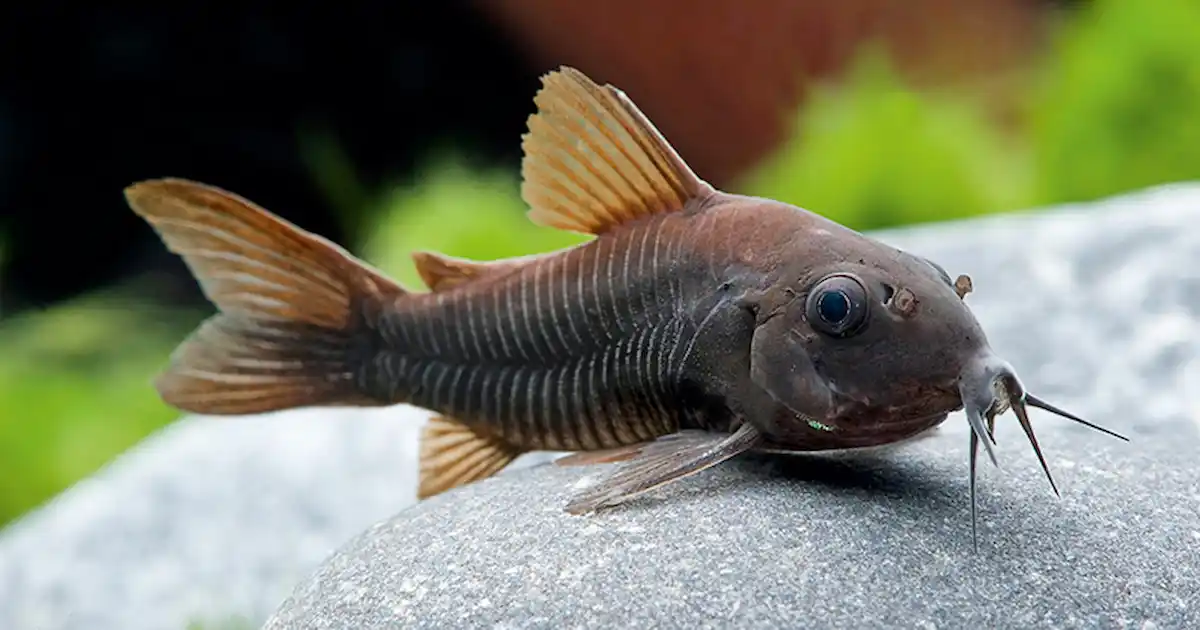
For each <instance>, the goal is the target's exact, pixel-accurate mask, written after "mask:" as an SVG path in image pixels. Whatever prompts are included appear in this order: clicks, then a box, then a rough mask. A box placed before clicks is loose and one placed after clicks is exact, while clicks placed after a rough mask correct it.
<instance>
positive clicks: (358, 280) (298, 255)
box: [125, 179, 405, 414]
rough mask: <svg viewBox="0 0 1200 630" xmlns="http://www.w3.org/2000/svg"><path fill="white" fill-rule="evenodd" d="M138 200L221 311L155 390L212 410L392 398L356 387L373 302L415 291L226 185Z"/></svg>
mask: <svg viewBox="0 0 1200 630" xmlns="http://www.w3.org/2000/svg"><path fill="white" fill-rule="evenodd" d="M125 198H126V199H127V200H128V202H129V205H130V207H131V208H132V209H133V211H134V212H136V213H137V214H138V215H140V216H141V217H142V218H144V219H145V220H146V221H147V222H149V223H150V225H151V226H153V227H154V229H155V230H156V231H157V232H158V234H159V236H160V237H161V238H162V240H163V242H164V243H165V244H166V246H167V248H168V249H170V250H171V251H172V252H175V253H176V254H179V255H180V256H181V257H182V258H183V260H184V262H185V263H186V264H187V266H188V268H189V269H191V271H192V274H193V275H194V276H195V277H196V279H197V280H198V281H199V283H200V286H201V288H202V289H203V291H204V294H205V295H206V296H207V297H208V299H209V300H210V301H211V302H212V303H213V304H214V305H216V307H217V308H218V309H219V311H220V312H219V313H218V314H216V315H214V316H213V317H211V318H210V319H208V320H207V321H206V322H204V323H203V324H202V325H201V326H200V327H199V328H198V329H197V330H196V331H195V332H193V333H192V335H191V336H190V337H189V338H188V339H187V340H186V341H184V342H183V343H182V344H180V346H179V348H178V349H176V351H175V353H174V354H173V355H172V357H171V363H170V366H169V367H168V368H167V369H166V371H164V372H163V374H162V375H161V376H159V378H158V380H157V381H156V382H155V387H156V388H157V390H158V393H159V395H160V396H161V397H162V399H163V401H164V402H166V403H167V404H169V405H172V406H174V407H176V408H178V409H181V410H184V411H189V412H194V413H205V414H248V413H259V412H265V411H274V410H279V409H287V408H291V407H304V406H315V405H381V404H388V402H387V401H381V400H375V399H373V398H371V397H370V396H369V395H368V394H367V393H366V392H363V391H361V390H360V388H359V386H358V385H357V384H356V379H355V374H356V372H357V370H356V365H358V363H359V362H360V361H361V360H362V359H363V358H365V357H363V351H362V348H363V345H364V342H365V341H366V338H365V337H364V336H363V335H364V334H366V333H367V331H366V330H365V329H364V326H363V321H364V314H365V312H366V311H364V308H372V307H377V306H378V305H379V304H380V303H382V302H383V301H384V300H387V299H389V298H395V297H397V296H400V295H403V294H404V293H405V291H404V289H402V288H401V287H400V286H399V285H397V284H395V283H394V282H392V281H390V280H388V279H387V278H385V277H384V276H383V275H382V274H381V273H379V272H378V271H376V270H374V269H372V268H370V267H368V266H367V265H366V264H365V263H363V262H361V261H359V260H358V259H356V258H354V257H353V256H351V255H350V254H349V253H347V252H346V251H345V250H343V249H341V248H340V247H338V246H337V245H334V244H333V243H331V242H329V241H327V240H325V239H323V238H321V237H319V236H316V235H314V234H310V233H308V232H305V231H304V230H301V229H300V228H298V227H296V226H294V225H292V224H290V223H288V222H287V221H284V220H283V219H281V218H279V217H276V216H274V215H272V214H271V213H269V212H267V211H266V210H264V209H262V208H260V207H258V206H256V205H255V204H253V203H251V202H250V201H247V200H245V199H242V198H241V197H238V196H236V195H233V194H231V193H228V192H225V191H223V190H220V189H218V188H214V187H211V186H206V185H204V184H199V183H195V182H190V181H186V180H181V179H158V180H150V181H144V182H140V183H137V184H134V185H132V186H130V187H128V188H126V189H125Z"/></svg>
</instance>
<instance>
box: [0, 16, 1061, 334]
mask: <svg viewBox="0 0 1200 630" xmlns="http://www.w3.org/2000/svg"><path fill="white" fill-rule="evenodd" d="M1064 4H1075V3H1059V2H1052V1H1049V0H915V1H914V3H912V4H911V5H909V4H906V5H904V6H903V7H902V8H901V7H898V6H897V5H894V4H889V2H887V1H886V0H859V1H857V2H851V3H841V4H830V3H827V2H824V1H817V0H763V2H762V4H759V5H756V7H757V9H758V10H757V11H755V12H747V11H745V10H744V9H743V8H741V7H740V5H737V4H736V3H727V2H725V1H724V0H695V1H694V2H690V3H688V2H685V3H680V2H662V3H651V4H646V3H644V2H642V1H641V0H611V1H610V2H607V3H604V4H602V5H592V4H586V3H585V4H577V3H565V4H564V3H558V2H555V1H553V0H478V1H476V2H469V1H466V0H444V1H441V2H404V1H393V2H339V3H332V4H329V3H325V4H321V3H316V4H313V5H311V7H307V6H306V7H302V8H292V9H289V10H278V9H277V10H269V9H268V8H267V5H265V4H263V5H260V4H256V3H231V2H208V3H145V2H138V3H123V4H120V5H111V6H108V5H105V6H98V5H88V4H85V3H78V4H77V3H69V2H46V3H28V2H27V3H7V4H5V5H4V7H3V8H0V53H2V59H3V61H0V236H2V237H3V238H4V240H5V244H4V245H3V249H2V250H0V251H2V252H3V254H2V255H3V256H4V260H0V312H2V313H3V315H4V316H9V315H12V314H14V313H17V312H20V311H21V310H24V309H28V308H30V307H45V306H49V305H51V304H53V303H55V302H58V301H60V300H64V299H68V298H71V297H74V296H77V295H80V294H83V293H86V292H89V291H91V290H94V289H97V288H101V287H104V286H108V285H110V284H111V283H113V282H114V281H115V280H118V279H122V278H126V277H128V276H131V275H139V274H149V273H152V274H155V275H156V278H155V282H154V283H153V284H154V287H155V293H156V296H157V297H160V298H166V299H167V300H168V301H174V302H176V303H188V304H193V305H194V304H200V299H201V298H200V295H199V292H198V291H197V289H196V287H195V284H194V283H193V282H191V280H190V279H189V277H188V276H187V274H186V272H185V270H184V268H183V265H182V263H181V262H180V261H179V260H178V259H177V258H176V257H174V256H173V255H171V254H170V253H169V252H167V251H166V250H165V249H164V248H163V247H161V244H160V243H159V242H158V241H157V239H156V238H155V237H154V235H153V233H152V232H151V230H150V229H149V228H148V227H147V226H145V225H144V224H142V223H141V222H139V220H138V219H137V218H136V217H135V216H134V215H133V214H132V213H131V212H128V211H127V209H126V208H125V207H124V202H123V200H122V199H121V191H122V189H123V188H124V187H125V186H126V185H128V184H130V183H132V182H133V181H136V180H140V179H145V178H152V177H161V176H178V177H186V178H189V179H195V180H199V181H203V182H206V183H211V184H215V185H218V186H221V187H222V188H226V189H228V190H232V191H236V192H237V193H239V194H241V195H242V196H245V197H247V198H250V199H252V200H254V201H256V202H257V203H259V204H261V205H263V206H265V207H267V208H269V209H270V210H272V211H273V212H276V213H278V214H280V215H282V216H284V217H285V218H287V219H290V220H292V221H294V222H296V223H299V224H300V225H302V226H303V227H305V228H307V229H309V230H311V231H315V232H317V233H320V234H323V235H325V236H327V237H329V238H331V239H333V240H334V241H337V242H342V243H345V242H346V239H347V237H349V236H351V235H349V234H346V232H347V230H353V229H357V227H359V226H358V225H357V223H362V221H361V220H360V217H356V216H355V215H354V212H353V207H361V206H362V205H363V204H361V203H359V202H361V199H353V198H346V197H345V196H346V195H350V196H351V197H352V196H353V195H354V194H355V190H343V189H338V186H339V185H341V186H342V188H346V183H345V182H341V183H340V184H339V183H338V182H333V183H331V182H329V181H326V180H322V178H321V177H320V176H319V173H316V172H315V171H317V170H319V169H317V168H315V167H314V163H313V160H315V159H321V156H322V155H323V154H322V151H326V152H328V150H329V145H318V146H313V144H312V143H313V142H314V140H313V139H314V138H315V139H318V141H319V140H320V139H327V140H329V141H331V142H332V144H333V145H336V153H335V154H334V156H335V158H336V159H339V160H343V161H344V163H343V164H341V166H342V167H344V168H345V169H347V170H348V171H349V172H352V173H353V179H354V180H355V181H354V184H355V185H356V186H357V187H358V189H357V190H359V191H366V190H371V191H375V190H378V189H379V188H380V187H382V186H385V185H387V186H392V185H403V184H405V183H406V182H407V181H409V180H410V178H412V177H414V167H416V166H417V165H418V164H419V163H421V161H422V158H423V156H425V155H426V154H427V152H429V151H431V150H433V149H436V148H438V147H441V146H453V147H455V149H457V152H458V153H459V154H460V155H464V156H469V157H470V159H471V160H473V161H474V162H476V163H480V164H481V165H499V166H501V167H503V168H504V169H506V170H509V172H513V173H516V172H518V169H519V160H520V134H522V133H523V132H524V131H525V126H524V125H525V119H526V117H527V116H528V115H529V114H530V113H531V111H532V102H531V97H532V94H533V93H534V92H535V90H536V89H537V87H538V76H539V75H540V74H542V73H543V72H545V71H547V70H549V69H551V68H553V67H555V66H557V65H560V64H563V63H567V64H571V65H575V66H577V67H580V68H581V69H583V70H584V71H586V72H589V73H592V74H593V76H594V77H595V78H597V79H599V80H602V81H612V82H615V83H619V84H620V85H622V86H624V89H626V90H627V91H629V92H630V93H634V94H638V95H639V99H638V102H639V103H640V104H641V105H642V107H643V109H645V110H646V111H647V112H648V113H649V114H650V115H651V117H652V118H653V119H655V120H656V121H658V124H659V125H660V127H661V128H662V129H663V130H664V132H666V133H667V135H668V137H671V138H672V139H673V141H674V142H675V143H676V144H677V146H679V148H680V150H681V151H683V152H684V153H685V154H686V155H688V156H689V160H691V161H692V162H693V164H694V166H695V167H696V168H697V169H698V170H699V171H700V172H702V173H705V174H706V175H707V177H708V178H709V179H710V181H713V182H714V183H716V184H718V185H720V184H722V183H724V182H725V180H727V179H728V178H729V177H731V176H733V175H734V174H736V173H738V172H740V171H741V170H742V169H744V168H746V167H747V166H749V165H750V164H751V163H752V162H754V160H756V159H757V158H759V157H761V156H762V155H763V154H765V153H766V152H768V151H769V150H770V149H771V148H772V147H774V146H775V145H777V144H778V143H779V142H781V141H782V140H783V138H784V136H785V135H786V134H785V131H786V130H784V129H783V126H782V123H781V122H780V121H781V120H782V118H783V117H784V116H786V115H787V113H788V112H790V111H791V110H792V108H794V107H795V106H796V105H797V103H798V102H799V101H800V100H801V98H802V96H801V94H802V92H803V90H804V80H802V77H806V78H807V77H814V76H821V75H827V74H831V73H836V72H837V71H838V70H839V69H840V67H841V66H842V65H843V63H844V62H845V61H846V60H847V59H848V58H849V57H850V56H851V55H852V54H853V53H854V51H855V50H857V46H858V45H859V44H861V43H862V42H864V41H867V40H871V39H873V38H879V39H884V40H888V41H889V42H890V43H891V44H892V48H893V52H895V53H897V57H898V58H899V59H900V62H901V64H902V65H904V64H907V65H908V66H909V67H913V66H914V65H915V66H922V64H924V66H922V67H923V68H924V69H925V70H928V69H929V67H931V65H938V64H940V65H941V66H945V67H949V66H954V68H953V69H952V70H951V71H950V73H949V74H954V73H955V72H957V73H958V74H960V75H978V74H980V73H981V72H985V71H986V69H987V68H995V67H998V66H1004V65H1006V64H1009V63H1010V62H1011V61H1012V58H1014V57H1018V56H1020V55H1023V54H1025V52H1024V51H1026V50H1027V49H1029V48H1030V43H1029V42H1030V38H1031V37H1036V35H1034V34H1035V33H1036V31H1037V27H1036V26H1035V25H1036V24H1037V23H1038V21H1039V20H1042V19H1043V18H1044V17H1045V11H1046V10H1047V9H1048V8H1050V7H1053V6H1055V5H1060V6H1061V5H1064ZM685 9H686V10H685ZM938 46H940V47H941V49H938ZM947 51H950V52H949V54H948V53H947ZM914 60H916V62H915V63H910V62H913V61H914ZM931 60H932V61H933V63H932V64H931V63H930V62H931ZM946 75H947V73H945V72H943V73H942V77H943V78H944V77H945V76H946ZM325 157H329V156H328V155H326V156H325ZM350 188H354V186H350ZM339 195H343V198H342V199H341V201H343V202H344V203H343V204H342V207H337V202H338V196H339ZM356 222H357V223H356Z"/></svg>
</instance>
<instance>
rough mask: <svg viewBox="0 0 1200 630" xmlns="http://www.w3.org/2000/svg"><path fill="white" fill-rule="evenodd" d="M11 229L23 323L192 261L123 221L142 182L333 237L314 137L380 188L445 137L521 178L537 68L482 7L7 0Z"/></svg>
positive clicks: (339, 234)
mask: <svg viewBox="0 0 1200 630" xmlns="http://www.w3.org/2000/svg"><path fill="white" fill-rule="evenodd" d="M0 52H2V57H3V59H4V60H5V61H3V62H0V63H3V72H2V75H0V76H2V78H0V208H2V209H3V213H2V214H0V234H5V235H6V236H7V245H6V246H5V247H4V250H5V252H6V254H5V257H6V258H7V263H6V264H4V265H3V266H2V269H3V272H2V273H3V275H2V276H0V305H2V306H3V309H4V310H5V311H6V312H7V314H12V313H13V312H14V311H18V310H21V309H23V308H27V307H30V306H45V305H47V304H50V303H53V302H55V301H58V300H62V299H64V298H69V297H73V296H75V295H77V294H80V293H82V292H85V291H88V290H90V289H94V288H96V287H98V286H102V285H106V284H108V283H110V282H112V281H113V280H115V279H117V278H118V277H121V276H124V275H127V274H133V273H141V272H144V271H145V270H147V269H165V270H167V271H169V272H170V273H171V274H172V275H174V276H176V277H178V278H179V282H174V283H166V284H167V286H174V287H178V289H179V294H178V296H175V297H177V298H178V299H180V300H184V301H194V300H198V299H199V294H198V291H196V290H195V288H194V286H193V283H191V282H190V280H188V278H187V276H186V275H185V270H184V268H183V266H182V264H181V263H180V262H179V261H178V259H177V258H176V257H175V256H174V255H172V254H170V253H169V252H167V251H166V250H165V248H163V247H162V246H161V243H159V242H158V240H157V238H156V237H155V236H154V235H153V233H152V232H151V230H150V229H149V228H148V227H147V226H145V225H143V224H142V223H141V222H140V221H139V219H138V218H137V217H136V216H135V215H134V214H133V213H131V212H127V211H123V208H124V205H123V204H124V202H123V200H122V198H121V191H122V189H123V188H124V187H125V186H126V185H128V184H130V183H132V181H134V180H136V179H144V178H151V177H161V176H180V177H187V178H190V179H197V180H200V181H206V182H219V185H220V186H222V187H224V188H227V189H230V190H235V191H237V192H238V193H239V194H242V195H244V196H246V197H248V198H250V199H254V200H255V201H257V202H259V203H261V204H263V205H265V206H267V207H268V208H271V209H272V211H274V212H276V213H278V214H280V215H282V216H284V217H285V218H288V219H289V220H292V221H294V222H297V223H300V224H301V225H303V226H304V227H306V228H307V229H310V230H313V231H315V232H318V233H320V234H323V235H326V236H328V237H330V238H332V239H333V240H335V241H341V240H342V239H343V237H344V236H346V235H345V234H344V233H343V232H344V223H343V222H341V221H338V220H335V217H334V215H333V212H332V209H331V205H330V201H329V199H328V196H327V195H326V194H325V192H324V191H322V190H319V189H318V186H317V183H316V182H317V180H316V179H315V178H314V177H313V173H312V171H311V165H310V164H308V163H306V161H305V155H304V152H303V150H302V148H303V147H302V146H301V137H300V134H299V133H298V131H297V130H298V129H300V130H307V131H310V132H312V133H315V134H327V135H330V136H332V137H336V138H337V140H338V143H339V144H340V146H341V148H342V150H343V151H344V152H345V154H346V156H347V157H348V159H349V161H350V162H351V163H352V164H353V166H354V169H355V172H356V176H357V177H358V178H360V180H361V181H362V182H363V183H364V184H366V185H379V184H382V183H384V182H393V181H403V180H404V179H405V178H406V177H408V176H409V174H410V173H411V171H412V169H413V167H414V165H415V164H416V163H417V162H418V161H419V159H420V157H421V155H423V154H424V152H426V151H427V150H429V149H430V148H432V147H436V146H437V145H439V144H441V143H447V142H449V143H455V144H457V145H459V146H462V147H465V148H466V149H467V151H465V153H467V154H469V155H471V156H472V157H473V159H476V160H479V161H482V162H507V163H508V164H509V166H510V167H511V168H517V167H518V165H519V159H520V142H519V136H520V134H521V133H522V132H523V131H524V124H525V117H526V116H527V115H528V113H529V112H528V111H527V110H528V109H529V108H530V104H531V103H530V95H531V94H532V93H533V92H534V91H535V90H536V88H537V77H538V74H539V72H538V71H537V70H535V69H533V68H531V67H528V65H526V64H524V63H522V62H521V61H520V59H519V57H518V55H517V54H516V53H515V52H514V51H513V48H512V46H510V45H509V44H508V43H507V42H506V41H505V39H504V37H503V35H502V34H501V33H500V32H499V31H498V29H497V28H496V27H495V26H494V25H493V24H491V23H490V22H489V21H488V20H487V19H486V18H485V17H483V16H482V15H480V13H479V12H478V11H475V10H473V9H472V8H471V5H470V3H468V2H464V1H460V0H453V1H442V2H419V3H418V2H363V3H346V2H339V3H325V4H322V3H316V4H313V5H312V8H303V9H293V10H290V11H279V12H267V11H264V10H263V9H262V8H260V7H257V6H255V5H253V4H245V3H232V2H211V3H203V4H201V3H129V4H127V5H125V6H124V7H123V8H112V7H106V8H87V5H83V4H74V3H65V2H64V3H60V2H48V3H10V4H6V5H5V6H4V8H3V9H0Z"/></svg>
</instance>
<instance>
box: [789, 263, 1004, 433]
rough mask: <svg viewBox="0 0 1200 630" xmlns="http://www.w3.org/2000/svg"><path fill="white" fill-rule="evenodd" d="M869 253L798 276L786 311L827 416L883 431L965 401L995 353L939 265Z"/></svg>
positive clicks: (828, 420)
mask: <svg viewBox="0 0 1200 630" xmlns="http://www.w3.org/2000/svg"><path fill="white" fill-rule="evenodd" d="M872 253H874V256H871V255H868V254H867V253H865V252H864V253H863V254H862V255H860V256H858V257H857V258H851V260H853V261H854V262H853V263H845V262H841V261H839V262H831V263H829V264H826V265H819V266H816V267H810V268H808V269H805V270H804V271H803V272H802V273H801V274H798V276H797V277H795V280H794V281H793V283H792V285H791V289H792V293H793V295H794V296H795V297H794V299H792V300H791V301H790V303H789V304H788V305H787V307H786V311H787V312H786V314H785V315H784V316H785V317H786V318H787V319H788V320H789V321H790V322H792V323H793V324H792V326H791V327H790V330H789V331H788V334H789V335H792V336H794V337H795V338H796V340H797V342H798V343H797V346H798V348H800V349H802V350H803V352H804V354H805V355H806V357H807V359H808V361H810V362H811V364H812V366H813V370H812V373H811V374H810V375H809V377H810V378H816V379H818V380H819V381H820V384H821V386H822V387H823V388H825V389H827V390H828V392H829V397H830V400H829V403H830V404H829V405H828V407H827V409H826V415H825V417H824V418H823V419H822V420H823V421H824V422H826V424H830V423H832V424H834V425H838V424H842V425H847V427H846V428H847V429H849V428H851V427H850V426H849V425H854V424H856V423H857V425H858V426H857V427H855V428H856V429H858V430H859V431H862V432H872V431H879V432H880V433H884V434H886V433H890V432H892V431H893V430H894V429H895V428H896V427H893V426H890V425H892V424H899V425H904V424H906V423H909V422H919V421H920V420H922V419H925V418H930V417H934V416H938V415H944V414H946V413H948V412H949V411H952V410H954V409H956V408H957V407H959V406H960V405H961V392H960V388H959V386H958V385H959V380H960V378H961V377H962V375H963V374H964V373H967V372H970V371H971V368H970V367H969V366H972V365H975V364H976V363H978V362H979V361H980V360H986V361H990V359H981V358H982V357H990V356H991V350H990V348H989V345H988V341H987V336H986V335H985V334H984V332H983V329H982V327H981V326H980V324H979V322H978V320H977V319H976V318H975V316H974V314H973V313H972V312H971V310H970V309H969V308H968V307H967V305H966V303H965V302H964V300H963V299H962V297H963V296H962V295H961V294H960V292H959V290H956V284H955V281H954V280H951V279H950V277H949V275H948V274H947V273H946V271H945V270H944V269H943V268H942V267H940V266H939V265H937V264H935V263H933V262H931V261H929V260H927V259H924V258H920V257H918V256H913V255H911V254H907V253H905V252H901V251H899V250H887V249H885V250H884V251H882V252H879V253H875V252H872ZM964 278H965V277H964ZM965 282H967V281H966V280H960V281H959V285H958V286H959V287H960V288H961V287H962V286H963V284H964V283H965ZM989 364H990V363H989ZM900 428H901V429H902V427H900Z"/></svg>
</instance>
